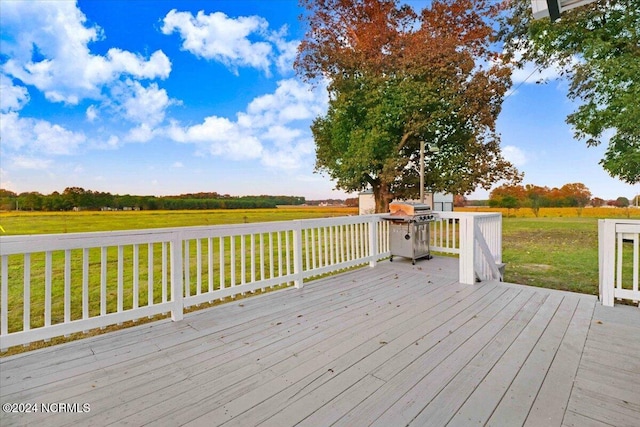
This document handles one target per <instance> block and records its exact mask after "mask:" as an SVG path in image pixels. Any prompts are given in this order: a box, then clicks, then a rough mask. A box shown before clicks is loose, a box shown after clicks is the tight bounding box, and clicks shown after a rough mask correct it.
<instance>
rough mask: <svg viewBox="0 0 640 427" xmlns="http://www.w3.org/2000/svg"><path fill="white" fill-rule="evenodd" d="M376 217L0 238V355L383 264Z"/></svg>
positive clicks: (384, 234)
mask: <svg viewBox="0 0 640 427" xmlns="http://www.w3.org/2000/svg"><path fill="white" fill-rule="evenodd" d="M388 244H389V242H388V225H387V223H386V222H385V221H382V220H380V218H379V216H376V215H367V216H353V217H340V218H330V219H314V220H301V221H287V222H269V223H259V224H241V225H230V226H228V225H225V226H211V227H184V228H172V229H149V230H137V231H119V232H104V233H102V232H101V233H74V234H59V235H38V236H9V237H1V238H0V260H1V262H0V349H6V348H8V347H11V346H14V345H20V344H27V343H30V342H33V341H37V340H43V339H44V340H48V339H50V338H53V337H56V336H61V335H69V334H72V333H76V332H81V331H87V330H89V329H94V328H100V327H106V326H109V325H113V324H119V323H122V322H125V321H134V320H137V319H140V318H143V317H146V316H154V315H157V314H162V313H171V317H172V319H173V320H180V319H182V318H183V313H184V309H185V308H187V307H190V306H193V305H197V304H201V303H207V302H212V301H214V300H217V299H222V298H225V297H233V296H235V295H238V294H243V293H247V292H253V291H255V290H257V289H266V288H268V287H274V286H277V285H290V284H294V285H295V286H296V287H302V286H303V281H304V279H306V278H309V277H312V276H317V275H321V274H326V273H331V272H334V271H338V270H341V269H345V268H349V267H353V266H356V265H362V264H366V263H369V265H371V266H374V265H375V263H376V262H377V261H378V260H379V259H381V258H384V257H386V256H388V255H389V247H388Z"/></svg>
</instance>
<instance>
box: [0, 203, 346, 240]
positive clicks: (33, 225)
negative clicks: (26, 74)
mask: <svg viewBox="0 0 640 427" xmlns="http://www.w3.org/2000/svg"><path fill="white" fill-rule="evenodd" d="M357 214H358V209H357V208H344V207H283V208H276V209H218V210H204V211H114V212H94V211H81V212H2V213H0V225H1V226H2V228H3V229H4V230H5V232H4V233H2V232H1V231H0V235H3V236H9V235H20V234H58V233H80V232H87V231H115V230H138V229H143V228H164V227H190V226H202V225H205V226H206V225H218V224H242V223H250V222H268V221H290V220H295V219H310V218H328V217H334V216H345V215H357Z"/></svg>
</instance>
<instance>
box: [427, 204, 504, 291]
mask: <svg viewBox="0 0 640 427" xmlns="http://www.w3.org/2000/svg"><path fill="white" fill-rule="evenodd" d="M436 213H437V220H436V221H434V222H433V223H432V225H431V250H432V251H436V252H444V253H450V254H458V255H459V256H460V267H459V268H460V273H459V274H460V279H459V280H460V283H466V284H472V283H474V282H475V281H476V280H502V279H503V268H504V264H502V214H500V213H475V212H436Z"/></svg>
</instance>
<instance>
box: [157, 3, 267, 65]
mask: <svg viewBox="0 0 640 427" xmlns="http://www.w3.org/2000/svg"><path fill="white" fill-rule="evenodd" d="M268 26H269V24H268V23H267V21H266V20H265V19H264V18H261V17H258V16H241V17H239V18H237V19H233V18H229V17H228V16H227V15H225V14H224V13H222V12H214V13H211V14H209V15H206V14H205V13H204V12H203V11H200V12H198V14H197V15H196V16H193V15H192V14H191V13H190V12H177V11H176V10H175V9H173V10H172V11H170V12H169V13H168V14H167V15H166V16H165V17H164V20H163V26H162V32H163V33H164V34H167V35H169V34H171V33H173V32H174V31H175V32H178V33H179V34H180V37H181V38H182V40H183V42H182V49H184V50H186V51H189V52H191V53H193V54H194V55H196V56H199V57H201V58H206V59H214V60H216V61H220V62H222V63H223V64H225V65H226V66H227V67H229V68H231V69H232V70H235V69H236V68H237V67H238V66H250V67H254V68H258V69H262V70H264V71H265V72H267V73H268V70H269V64H270V61H269V56H270V55H271V51H272V47H271V44H269V43H267V42H264V41H256V42H253V41H251V40H250V39H249V36H251V35H253V34H257V35H263V34H265V32H266V30H267V28H268Z"/></svg>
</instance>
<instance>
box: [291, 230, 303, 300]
mask: <svg viewBox="0 0 640 427" xmlns="http://www.w3.org/2000/svg"><path fill="white" fill-rule="evenodd" d="M293 274H294V276H295V279H294V281H293V284H294V286H295V287H296V288H298V289H301V288H302V287H303V285H304V283H303V277H304V276H303V274H302V223H301V222H300V221H293Z"/></svg>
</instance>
